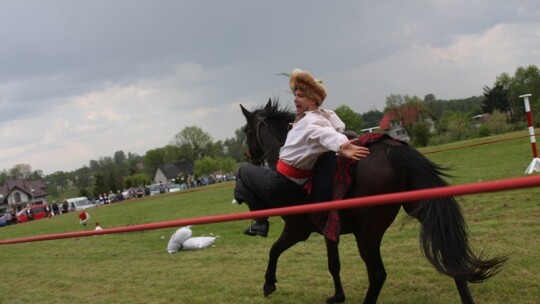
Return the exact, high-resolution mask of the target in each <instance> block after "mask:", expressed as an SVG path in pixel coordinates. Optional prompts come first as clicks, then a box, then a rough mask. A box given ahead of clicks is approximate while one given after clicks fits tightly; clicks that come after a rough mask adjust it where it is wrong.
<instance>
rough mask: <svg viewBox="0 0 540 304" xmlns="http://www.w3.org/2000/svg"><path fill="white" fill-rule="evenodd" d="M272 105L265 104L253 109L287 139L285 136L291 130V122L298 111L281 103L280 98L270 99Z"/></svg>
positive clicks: (283, 138)
mask: <svg viewBox="0 0 540 304" xmlns="http://www.w3.org/2000/svg"><path fill="white" fill-rule="evenodd" d="M269 103H270V106H269V107H267V106H263V107H260V108H257V109H255V110H254V111H253V113H254V114H256V115H258V116H259V117H261V118H264V120H265V121H266V122H267V123H269V124H270V125H272V127H274V128H275V130H276V132H277V134H278V135H279V136H280V137H282V136H283V137H282V138H280V139H282V140H283V141H285V137H286V135H287V132H288V130H289V124H290V123H292V122H293V121H294V119H295V118H296V113H294V112H292V111H291V110H289V109H288V108H287V107H283V106H281V105H280V104H279V100H278V99H274V100H272V99H270V100H269Z"/></svg>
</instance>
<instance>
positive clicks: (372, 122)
mask: <svg viewBox="0 0 540 304" xmlns="http://www.w3.org/2000/svg"><path fill="white" fill-rule="evenodd" d="M361 116H362V120H363V124H362V129H367V128H373V127H378V126H379V124H380V123H381V120H382V118H383V116H384V113H383V112H381V111H378V110H370V111H367V112H366V113H363V114H361Z"/></svg>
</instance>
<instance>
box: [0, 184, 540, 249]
mask: <svg viewBox="0 0 540 304" xmlns="http://www.w3.org/2000/svg"><path fill="white" fill-rule="evenodd" d="M536 186H540V175H535V176H529V177H518V178H512V179H504V180H495V181H489V182H480V183H471V184H464V185H457V186H447V187H437V188H431V189H425V190H413V191H406V192H398V193H391V194H383V195H374V196H367V197H358V198H351V199H346V200H339V201H332V202H324V203H316V204H307V205H299V206H293V207H283V208H274V209H268V210H260V211H252V212H242V213H234V214H222V215H211V216H204V217H198V218H191V219H183V220H174V221H165V222H159V223H150V224H141V225H133V226H127V227H118V228H108V229H103V230H92V231H78V232H66V233H58V234H49V235H41V236H32V237H23V238H18V239H11V240H3V241H0V245H7V244H15V243H26V242H35V241H46V240H56V239H65V238H73V237H83V236H90V235H100V234H109V233H121V232H129V231H141V230H151V229H161V228H171V227H180V226H188V225H198V224H211V223H219V222H228V221H237V220H245V219H252V218H257V217H269V216H281V215H293V214H303V213H313V212H321V211H328V210H337V209H346V208H354V207H366V206H373V205H379V204H393V203H399V202H408V201H418V200H426V199H433V198H438V197H448V196H459V195H466V194H473V193H480V192H492V191H504V190H510V189H518V188H529V187H536Z"/></svg>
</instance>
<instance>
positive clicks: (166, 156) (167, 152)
mask: <svg viewBox="0 0 540 304" xmlns="http://www.w3.org/2000/svg"><path fill="white" fill-rule="evenodd" d="M162 149H163V164H173V163H175V162H177V161H178V160H179V159H180V158H182V156H183V155H182V151H181V150H180V149H179V148H178V147H177V146H173V145H166V146H165V147H163V148H162Z"/></svg>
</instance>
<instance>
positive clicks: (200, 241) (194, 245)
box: [182, 236, 216, 250]
mask: <svg viewBox="0 0 540 304" xmlns="http://www.w3.org/2000/svg"><path fill="white" fill-rule="evenodd" d="M215 241H216V238H215V237H213V236H201V237H192V238H189V239H187V240H186V241H185V242H184V244H182V249H183V250H198V249H204V248H207V247H210V246H212V245H214V242H215Z"/></svg>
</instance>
